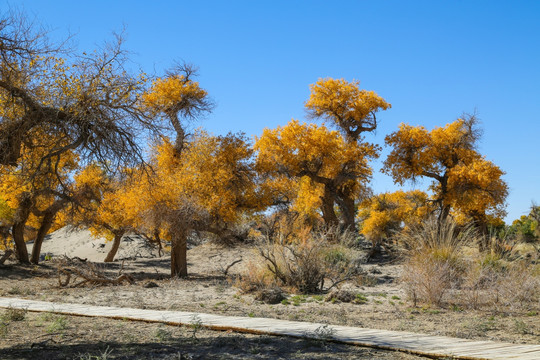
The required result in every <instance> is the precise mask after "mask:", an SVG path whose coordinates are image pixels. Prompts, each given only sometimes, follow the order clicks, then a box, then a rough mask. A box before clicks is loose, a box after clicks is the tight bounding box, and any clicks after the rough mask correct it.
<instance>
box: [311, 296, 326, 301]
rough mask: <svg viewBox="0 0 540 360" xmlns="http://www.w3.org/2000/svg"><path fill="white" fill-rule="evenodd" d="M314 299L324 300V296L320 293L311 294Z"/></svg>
mask: <svg viewBox="0 0 540 360" xmlns="http://www.w3.org/2000/svg"><path fill="white" fill-rule="evenodd" d="M311 297H312V298H313V299H314V300H315V301H324V296H322V295H312V296H311Z"/></svg>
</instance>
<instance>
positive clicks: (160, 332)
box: [154, 327, 171, 342]
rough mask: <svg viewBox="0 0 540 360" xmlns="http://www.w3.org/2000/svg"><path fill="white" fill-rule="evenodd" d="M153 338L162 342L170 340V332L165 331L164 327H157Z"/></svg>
mask: <svg viewBox="0 0 540 360" xmlns="http://www.w3.org/2000/svg"><path fill="white" fill-rule="evenodd" d="M154 336H155V337H156V338H157V339H158V340H159V341H160V342H164V341H167V340H169V339H170V338H171V332H170V331H168V330H167V329H165V328H164V327H159V328H157V329H156V332H155V334H154Z"/></svg>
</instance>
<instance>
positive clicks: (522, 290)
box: [494, 261, 540, 310]
mask: <svg viewBox="0 0 540 360" xmlns="http://www.w3.org/2000/svg"><path fill="white" fill-rule="evenodd" d="M494 285H495V286H496V289H495V290H496V293H497V297H496V299H494V300H495V304H496V306H497V305H498V307H499V310H503V309H508V310H520V309H527V308H528V307H529V306H536V308H538V305H539V301H540V277H539V276H538V275H537V274H535V273H534V268H533V266H532V264H530V263H528V262H526V261H517V262H514V263H512V264H510V265H509V266H508V268H506V269H505V271H504V272H502V273H501V274H500V276H498V278H497V282H496V283H495V284H494Z"/></svg>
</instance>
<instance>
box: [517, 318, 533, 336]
mask: <svg viewBox="0 0 540 360" xmlns="http://www.w3.org/2000/svg"><path fill="white" fill-rule="evenodd" d="M514 329H515V330H516V332H518V333H520V334H522V335H527V334H530V332H531V331H530V330H529V327H528V326H527V324H526V323H525V321H523V320H518V319H515V320H514Z"/></svg>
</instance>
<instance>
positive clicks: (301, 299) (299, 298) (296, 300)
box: [290, 295, 307, 306]
mask: <svg viewBox="0 0 540 360" xmlns="http://www.w3.org/2000/svg"><path fill="white" fill-rule="evenodd" d="M290 301H292V304H293V305H294V306H300V304H302V303H305V302H306V301H307V296H306V295H295V296H293V297H291V298H290Z"/></svg>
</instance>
